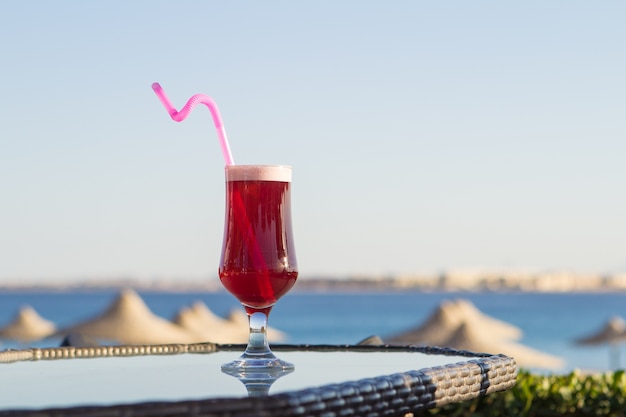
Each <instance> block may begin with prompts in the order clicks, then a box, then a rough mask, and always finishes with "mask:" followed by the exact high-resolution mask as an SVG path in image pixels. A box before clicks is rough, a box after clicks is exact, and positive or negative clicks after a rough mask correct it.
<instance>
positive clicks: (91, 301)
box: [0, 291, 626, 372]
mask: <svg viewBox="0 0 626 417" xmlns="http://www.w3.org/2000/svg"><path fill="white" fill-rule="evenodd" d="M117 294H118V293H117V292H116V291H99V292H32V291H24V292H5V293H1V294H0V327H3V326H4V325H6V324H7V323H9V322H10V321H11V320H12V319H13V318H14V316H15V314H16V313H17V311H18V310H19V308H20V307H22V306H25V305H29V306H31V307H33V308H34V309H35V310H36V311H37V312H38V313H39V314H40V315H41V316H42V317H43V318H45V319H47V320H50V321H52V322H54V323H55V324H56V325H57V326H58V327H60V328H62V327H65V326H69V325H72V324H76V323H78V322H81V321H83V320H87V319H91V318H93V317H95V316H97V315H99V314H101V313H102V312H103V311H105V310H106V308H107V307H108V306H109V305H110V304H111V303H112V302H113V301H114V300H115V298H116V297H117ZM139 295H140V296H141V297H142V299H143V300H144V302H145V303H146V304H147V306H148V308H150V310H151V311H152V312H153V313H155V314H157V315H159V316H161V317H163V318H165V319H172V318H173V317H174V316H175V315H176V313H177V312H178V311H179V310H180V309H181V308H183V307H187V306H190V305H191V304H193V303H194V302H196V301H201V302H203V303H205V304H206V305H207V307H209V309H211V311H213V312H214V313H215V314H217V315H221V316H227V315H228V314H229V313H230V312H231V311H232V310H234V309H241V306H240V305H239V304H238V302H237V301H236V300H235V299H234V298H233V297H232V296H231V295H230V294H228V293H226V292H216V293H204V292H199V293H192V292H189V293H166V292H141V291H140V292H139ZM454 299H466V300H469V301H471V302H472V303H473V304H474V305H475V306H476V307H477V308H478V309H479V310H481V311H482V312H483V313H485V314H488V315H490V316H492V317H495V318H497V319H499V320H503V321H506V322H508V323H511V324H513V325H515V326H517V327H519V328H520V329H521V330H522V332H523V336H522V338H521V340H519V343H522V344H524V345H527V346H529V347H532V348H533V349H537V350H540V351H543V352H546V353H549V354H552V355H556V356H560V357H562V358H563V359H564V360H565V363H566V364H565V367H564V368H563V369H561V370H558V371H559V372H566V371H569V370H572V369H583V370H596V371H597V370H599V371H602V370H608V369H610V367H611V365H612V363H611V362H610V361H609V347H608V346H606V345H602V346H597V347H581V346H577V345H575V344H574V343H573V341H574V340H575V339H576V338H579V337H582V336H586V335H588V334H591V333H593V332H595V331H597V330H598V329H599V328H600V327H602V326H603V325H604V324H605V323H606V322H607V321H608V320H609V319H610V318H611V317H613V316H620V317H623V318H626V294H624V293H559V294H545V293H449V292H446V293H430V292H428V293H425V292H417V291H409V292H350V293H345V292H340V293H335V292H301V291H292V292H291V293H289V294H287V295H286V296H285V297H283V298H282V299H281V300H279V302H278V303H277V304H276V306H275V307H274V309H273V311H272V313H271V315H270V320H269V325H270V326H271V327H274V328H276V329H279V330H281V331H283V332H284V333H286V335H287V337H288V339H287V340H286V342H287V343H294V344H304V343H308V344H354V343H357V342H359V341H360V340H362V339H365V338H366V337H368V336H372V335H377V336H380V337H381V338H382V339H383V340H384V339H385V337H387V336H390V335H394V334H396V333H399V332H403V331H405V330H408V329H411V328H414V327H417V326H419V325H420V324H421V323H422V322H423V321H424V320H426V319H427V318H428V316H429V315H430V314H431V313H432V312H433V311H434V309H435V308H436V307H437V306H438V305H439V304H440V303H441V302H442V301H444V300H454ZM59 342H60V340H58V339H47V340H45V341H41V342H36V343H33V344H31V345H30V346H37V347H48V346H58V343H59ZM0 343H2V345H0V349H7V348H21V347H25V346H22V345H19V344H17V343H15V342H11V341H0ZM622 349H624V348H622ZM494 353H498V352H494ZM624 359H625V360H624V364H626V356H625V357H624Z"/></svg>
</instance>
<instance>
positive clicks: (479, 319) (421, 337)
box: [385, 299, 522, 346]
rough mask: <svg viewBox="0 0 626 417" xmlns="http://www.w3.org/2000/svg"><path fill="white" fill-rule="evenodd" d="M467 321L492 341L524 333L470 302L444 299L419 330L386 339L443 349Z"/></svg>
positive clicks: (515, 338) (515, 337) (397, 342)
mask: <svg viewBox="0 0 626 417" xmlns="http://www.w3.org/2000/svg"><path fill="white" fill-rule="evenodd" d="M466 322H475V323H480V324H481V327H482V328H484V329H485V330H486V331H488V332H489V334H490V337H491V338H492V339H498V340H517V339H519V338H520V337H521V335H522V331H521V330H520V329H519V328H517V327H516V326H513V325H512V324H509V323H506V322H504V321H501V320H498V319H495V318H493V317H490V316H488V315H486V314H484V313H482V312H481V311H480V310H478V308H476V306H474V304H472V302H471V301H469V300H463V299H457V300H444V301H443V302H441V304H439V306H438V307H437V308H436V309H435V310H434V311H433V313H432V314H431V315H430V316H429V317H428V318H427V319H426V321H425V322H424V323H423V324H421V325H419V326H418V327H417V328H414V329H410V330H408V331H405V332H402V333H399V334H396V335H392V336H391V337H388V338H385V340H386V341H388V342H389V343H393V344H416V343H420V344H427V345H434V346H444V345H445V342H446V341H447V340H449V339H450V337H451V336H452V334H453V333H454V332H455V331H456V330H457V329H458V328H459V327H460V326H461V325H462V324H463V323H466Z"/></svg>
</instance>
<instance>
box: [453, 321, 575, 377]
mask: <svg viewBox="0 0 626 417" xmlns="http://www.w3.org/2000/svg"><path fill="white" fill-rule="evenodd" d="M444 346H447V347H451V348H454V349H459V350H469V351H472V352H476V353H492V354H499V353H502V354H504V355H507V356H510V357H512V358H513V359H515V362H516V363H517V364H518V365H519V366H522V367H528V368H545V369H559V368H561V367H563V365H564V361H563V359H562V358H560V357H558V356H554V355H550V354H547V353H544V352H540V351H538V350H535V349H532V348H530V347H528V346H524V345H521V344H519V343H515V342H512V341H507V340H497V339H494V338H492V337H491V333H490V331H489V329H486V328H484V327H483V326H482V325H481V324H480V323H477V322H466V323H463V324H462V325H461V326H460V327H459V328H458V329H457V330H456V331H455V332H454V334H452V336H451V337H450V339H448V340H447V341H446V342H445V343H444Z"/></svg>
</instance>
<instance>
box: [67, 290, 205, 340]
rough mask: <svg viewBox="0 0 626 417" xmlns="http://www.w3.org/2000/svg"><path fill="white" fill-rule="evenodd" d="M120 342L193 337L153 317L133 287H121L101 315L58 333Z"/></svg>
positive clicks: (181, 329) (177, 327)
mask: <svg viewBox="0 0 626 417" xmlns="http://www.w3.org/2000/svg"><path fill="white" fill-rule="evenodd" d="M58 333H59V334H61V335H68V334H78V335H81V336H86V337H90V338H94V339H100V340H110V341H115V342H118V343H122V344H130V345H137V344H160V343H193V342H195V341H196V338H195V337H194V335H193V334H191V333H190V332H188V331H187V330H185V329H183V328H182V327H180V326H177V325H176V324H174V323H172V322H170V321H168V320H166V319H164V318H161V317H158V316H156V315H155V314H153V313H152V312H151V311H150V309H149V308H148V306H146V304H145V303H144V302H143V300H142V299H141V297H140V296H139V295H138V294H137V293H136V292H135V291H133V290H124V291H122V292H121V293H120V294H119V296H118V297H117V298H116V299H115V301H114V302H113V303H112V304H111V305H110V306H109V308H108V309H107V310H106V311H104V312H103V313H102V314H101V315H99V316H97V317H95V318H93V319H91V320H87V321H85V322H83V323H80V324H77V325H75V326H72V327H69V328H66V329H63V330H61V331H59V332H58Z"/></svg>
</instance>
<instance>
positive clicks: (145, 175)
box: [0, 0, 626, 282]
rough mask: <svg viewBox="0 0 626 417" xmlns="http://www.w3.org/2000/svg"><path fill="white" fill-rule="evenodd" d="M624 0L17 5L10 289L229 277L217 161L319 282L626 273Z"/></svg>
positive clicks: (0, 222) (11, 22) (1, 181)
mask: <svg viewBox="0 0 626 417" xmlns="http://www.w3.org/2000/svg"><path fill="white" fill-rule="evenodd" d="M624 22H626V3H625V2H623V1H598V2H590V1H576V0H574V1H569V0H568V1H565V0H563V1H559V0H556V1H547V2H546V1H529V2H515V3H514V2H501V1H472V2H467V1H449V2H439V1H431V2H425V1H424V2H422V1H391V2H383V1H363V0H359V1H341V2H336V1H315V2H291V1H268V2H239V1H219V2H218V1H177V2H174V1H160V0H150V1H119V0H111V1H106V2H86V1H55V2H48V1H29V2H27V1H22V2H4V3H2V4H1V5H0V63H1V65H0V74H1V77H0V92H1V96H0V282H7V281H16V280H38V281H42V280H52V279H63V280H82V279H88V278H89V279H93V278H119V277H134V278H148V279H152V278H163V279H165V278H185V279H215V277H216V275H217V274H216V271H217V264H218V261H219V253H220V248H221V241H222V230H223V216H224V184H223V182H224V175H223V165H224V162H223V159H222V156H221V153H220V149H219V145H218V140H217V136H216V133H215V129H214V127H213V124H212V120H211V117H210V113H209V112H208V110H207V109H206V108H205V107H197V108H196V109H195V110H194V111H193V113H192V114H191V116H190V117H189V118H188V119H187V120H185V121H184V122H182V123H175V122H173V121H172V120H171V119H170V118H169V116H168V115H167V113H166V112H165V110H164V109H163V107H162V106H161V103H160V102H159V101H158V99H157V98H156V96H155V95H154V93H153V91H152V90H151V88H150V85H151V84H152V82H155V81H158V82H160V83H161V85H162V86H163V88H164V89H165V91H166V92H167V94H168V95H169V96H170V99H171V100H172V102H173V103H174V104H175V105H176V106H177V107H178V108H180V107H182V105H183V104H184V103H185V102H186V101H187V99H188V98H189V97H190V96H191V95H193V94H195V93H205V94H208V95H210V96H211V97H213V98H214V99H215V101H216V102H217V103H218V105H219V107H220V111H221V113H222V116H223V119H224V123H225V125H226V130H227V133H228V136H229V139H230V144H231V148H232V151H233V156H234V159H235V162H236V163H268V164H275V163H277V164H289V165H292V166H293V167H294V179H293V195H292V198H293V216H294V226H295V234H296V236H295V237H296V246H297V250H298V261H299V262H298V263H299V267H300V271H301V277H313V276H319V275H324V276H335V277H342V276H349V275H358V274H365V275H380V274H417V273H433V272H439V271H443V270H450V269H463V268H489V269H497V270H509V269H531V270H537V271H545V270H559V271H571V272H592V273H613V272H623V271H625V270H626V186H625V185H626V25H625V24H624Z"/></svg>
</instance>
